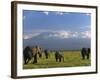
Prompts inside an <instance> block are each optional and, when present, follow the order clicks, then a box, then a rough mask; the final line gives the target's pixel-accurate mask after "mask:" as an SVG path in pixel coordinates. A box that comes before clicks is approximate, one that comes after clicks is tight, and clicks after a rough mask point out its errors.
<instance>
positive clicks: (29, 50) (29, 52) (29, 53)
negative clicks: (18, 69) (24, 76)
mask: <svg viewBox="0 0 100 80" xmlns="http://www.w3.org/2000/svg"><path fill="white" fill-rule="evenodd" d="M37 54H38V55H39V58H41V57H42V51H41V48H39V47H38V46H33V47H29V46H27V47H26V48H25V49H24V52H23V56H24V62H25V64H27V63H28V62H29V60H31V59H32V58H34V60H33V62H32V63H33V64H34V63H37Z"/></svg>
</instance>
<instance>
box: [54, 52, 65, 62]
mask: <svg viewBox="0 0 100 80" xmlns="http://www.w3.org/2000/svg"><path fill="white" fill-rule="evenodd" d="M55 59H56V62H57V61H59V62H61V61H62V60H63V62H64V56H63V54H62V53H61V52H60V51H56V52H55Z"/></svg>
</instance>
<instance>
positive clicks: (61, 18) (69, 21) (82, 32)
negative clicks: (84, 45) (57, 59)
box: [23, 10, 91, 46]
mask: <svg viewBox="0 0 100 80" xmlns="http://www.w3.org/2000/svg"><path fill="white" fill-rule="evenodd" d="M23 32H24V35H23V39H24V40H27V41H29V42H30V40H33V42H31V43H30V44H32V43H33V44H34V39H35V38H37V37H41V38H40V39H44V40H46V39H49V40H50V39H52V38H53V39H54V38H55V39H58V40H59V39H61V40H62V41H63V40H65V41H66V40H68V39H70V41H72V40H73V41H75V40H76V39H77V42H78V40H80V39H84V40H87V42H89V40H90V39H91V14H90V13H81V12H80V13H79V12H78V13H76V12H59V11H34V10H23ZM29 42H28V43H29ZM35 42H36V41H35ZM45 42H46V41H45ZM49 42H50V41H49ZM51 42H53V41H51ZM57 42H58V43H59V41H57ZM70 43H72V42H70ZM74 43H75V42H74ZM56 44H57V43H56ZM56 44H55V45H56ZM46 45H47V46H48V45H49V43H48V44H46ZM46 45H45V46H46Z"/></svg>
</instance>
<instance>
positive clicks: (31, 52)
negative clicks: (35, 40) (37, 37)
mask: <svg viewBox="0 0 100 80" xmlns="http://www.w3.org/2000/svg"><path fill="white" fill-rule="evenodd" d="M53 52H54V56H55V61H56V62H61V61H63V62H64V55H63V53H62V51H58V50H56V51H53ZM43 53H44V55H45V58H46V59H48V58H49V57H50V51H49V50H47V49H45V50H43V49H42V48H40V47H39V46H32V47H30V46H27V47H25V48H24V50H23V59H24V64H28V62H29V61H30V60H32V63H33V64H35V63H37V62H38V56H39V58H42V55H43ZM89 54H90V48H82V50H81V56H82V59H83V60H84V59H85V57H87V59H89ZM33 59H34V60H33Z"/></svg>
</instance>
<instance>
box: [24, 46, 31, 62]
mask: <svg viewBox="0 0 100 80" xmlns="http://www.w3.org/2000/svg"><path fill="white" fill-rule="evenodd" d="M23 57H24V63H25V64H27V63H28V62H29V60H31V59H32V50H31V48H30V47H29V46H27V47H26V48H25V49H24V51H23Z"/></svg>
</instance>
